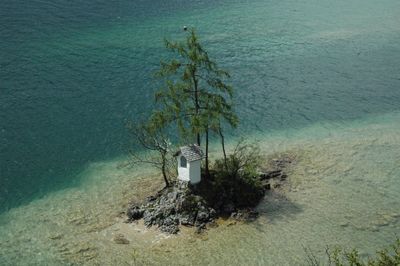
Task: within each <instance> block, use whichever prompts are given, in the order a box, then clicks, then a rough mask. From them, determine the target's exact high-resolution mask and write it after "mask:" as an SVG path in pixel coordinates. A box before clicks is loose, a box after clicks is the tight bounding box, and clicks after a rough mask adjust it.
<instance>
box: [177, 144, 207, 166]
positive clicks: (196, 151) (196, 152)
mask: <svg viewBox="0 0 400 266" xmlns="http://www.w3.org/2000/svg"><path fill="white" fill-rule="evenodd" d="M180 154H182V155H183V156H184V157H185V158H186V160H187V161H188V162H193V161H198V160H201V159H203V158H204V153H203V150H202V149H201V148H200V147H199V146H198V145H196V144H193V145H188V146H183V147H181V148H180V150H179V151H177V152H176V153H175V154H174V156H178V155H180Z"/></svg>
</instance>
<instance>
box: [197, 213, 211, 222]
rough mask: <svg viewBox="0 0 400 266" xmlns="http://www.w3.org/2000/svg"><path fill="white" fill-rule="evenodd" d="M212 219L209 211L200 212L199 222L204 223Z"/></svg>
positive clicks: (198, 215)
mask: <svg viewBox="0 0 400 266" xmlns="http://www.w3.org/2000/svg"><path fill="white" fill-rule="evenodd" d="M209 219H210V214H209V213H208V212H207V211H199V212H198V213H197V221H199V222H201V223H204V222H207V221H208V220H209Z"/></svg>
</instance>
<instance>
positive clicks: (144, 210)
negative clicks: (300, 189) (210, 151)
mask: <svg viewBox="0 0 400 266" xmlns="http://www.w3.org/2000/svg"><path fill="white" fill-rule="evenodd" d="M288 163H291V161H288V160H287V159H279V160H276V161H275V162H274V164H275V166H276V168H275V169H274V170H272V171H263V172H262V173H260V174H259V175H258V176H257V177H255V182H256V183H257V186H252V187H249V186H248V187H246V184H242V183H241V181H240V180H233V181H232V180H230V182H229V183H227V184H226V183H225V184H224V185H223V186H221V185H220V186H218V185H217V184H216V183H217V182H214V181H213V180H209V179H206V180H202V182H201V183H200V184H198V185H196V186H191V185H190V184H188V183H187V182H181V181H177V182H175V183H172V185H171V186H169V187H165V188H164V189H162V190H161V191H159V192H158V193H157V194H156V195H154V196H150V197H148V198H147V199H146V200H145V202H144V203H143V204H141V205H135V204H131V205H130V206H129V207H128V210H127V216H128V220H127V222H133V221H136V220H139V219H143V222H144V224H145V225H146V226H147V227H151V226H157V227H158V228H159V229H160V230H161V231H162V232H165V233H169V234H176V233H177V232H179V226H181V225H183V226H193V227H196V231H197V232H199V233H200V232H202V231H203V230H204V229H206V228H207V225H212V224H213V223H215V219H217V218H218V217H231V218H234V219H237V220H241V221H251V220H254V219H256V218H257V216H258V213H257V212H256V211H255V210H254V209H253V208H254V207H255V206H257V204H258V203H259V202H260V200H261V199H262V198H263V197H264V195H265V192H266V191H267V190H269V189H274V188H277V187H280V186H281V184H282V182H285V180H286V178H287V175H286V173H285V172H284V168H285V166H286V165H287V164H288ZM238 189H240V190H245V193H238V192H236V191H235V190H238ZM238 195H241V196H238ZM243 195H245V196H243ZM246 195H251V197H247V196H246ZM240 197H246V198H245V199H241V198H240Z"/></svg>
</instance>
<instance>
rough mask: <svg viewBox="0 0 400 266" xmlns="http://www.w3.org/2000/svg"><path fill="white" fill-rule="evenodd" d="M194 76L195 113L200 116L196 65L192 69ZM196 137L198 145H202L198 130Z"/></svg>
mask: <svg viewBox="0 0 400 266" xmlns="http://www.w3.org/2000/svg"><path fill="white" fill-rule="evenodd" d="M192 78H193V84H194V101H195V103H194V106H195V114H196V116H198V115H199V111H200V104H199V89H198V80H197V79H196V67H194V69H193V70H192ZM196 137H197V145H199V146H200V133H199V132H197V134H196Z"/></svg>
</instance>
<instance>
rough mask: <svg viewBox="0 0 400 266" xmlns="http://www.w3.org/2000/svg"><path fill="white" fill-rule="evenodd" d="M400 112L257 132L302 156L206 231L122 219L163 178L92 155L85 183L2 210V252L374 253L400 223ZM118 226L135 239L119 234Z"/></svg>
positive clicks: (26, 257)
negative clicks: (242, 214)
mask: <svg viewBox="0 0 400 266" xmlns="http://www.w3.org/2000/svg"><path fill="white" fill-rule="evenodd" d="M399 119H400V114H399V113H393V114H389V115H385V116H377V117H372V118H370V119H368V120H363V121H355V122H354V123H352V124H351V126H350V125H346V126H343V127H341V128H340V129H336V130H333V129H326V127H327V125H326V124H315V125H313V126H310V127H307V128H304V129H302V130H297V131H296V132H292V133H290V134H289V135H291V136H290V137H285V136H284V134H277V135H275V136H270V137H268V138H264V139H263V140H260V147H261V148H262V150H263V151H264V152H265V153H266V154H267V155H268V156H269V157H271V156H272V157H274V156H279V154H291V155H293V156H295V158H296V160H295V161H296V163H295V164H294V165H293V166H291V168H290V170H289V181H288V183H287V184H286V185H285V186H284V187H283V188H282V189H277V190H272V191H271V192H269V193H268V194H267V195H266V197H265V200H264V201H263V202H262V203H261V204H260V205H259V207H258V210H259V211H260V213H261V216H260V218H259V219H258V220H257V221H255V222H253V223H248V224H235V225H230V224H229V223H227V222H225V223H222V224H221V225H220V226H219V227H217V228H212V229H209V230H208V232H207V233H206V234H204V235H200V236H196V235H195V234H194V232H193V230H192V229H185V230H183V232H182V233H181V234H179V235H177V236H166V235H163V234H161V233H159V232H157V231H154V230H151V229H150V230H147V229H144V227H143V226H140V225H135V224H124V223H123V222H122V221H123V218H119V217H120V216H119V212H120V211H123V210H124V208H125V207H126V204H127V202H128V201H129V200H132V199H135V198H136V199H139V198H140V197H143V196H144V195H148V194H150V193H151V191H154V190H156V189H158V188H160V185H161V178H160V177H158V176H154V177H151V171H147V170H146V171H142V172H143V173H140V174H139V173H138V172H137V170H136V171H133V170H132V169H130V168H127V167H124V165H125V161H124V159H123V158H120V159H117V160H114V161H105V162H99V163H93V164H91V165H89V166H87V168H86V169H85V170H84V171H83V172H82V173H81V175H82V177H81V179H82V180H83V181H82V184H81V185H80V186H77V187H74V188H68V189H65V190H60V191H57V192H53V193H50V194H48V195H47V196H46V197H44V198H42V199H38V200H35V201H32V202H31V203H29V204H28V205H26V206H22V207H18V208H14V209H12V210H10V211H9V212H7V213H4V214H3V215H1V216H0V222H1V230H0V239H1V240H2V241H0V247H1V249H0V257H1V258H2V261H3V263H4V264H5V265H37V264H46V263H47V264H60V263H63V264H71V263H72V264H74V263H76V264H81V263H86V264H90V265H92V264H93V265H96V264H98V263H100V264H102V265H104V264H106V265H130V264H134V265H136V264H138V265H141V264H144V265H147V264H155V265H165V264H166V263H170V264H173V265H188V264H193V265H208V264H212V265H216V264H218V265H220V264H221V263H224V264H233V265H244V264H246V265H277V264H279V265H299V264H304V263H305V255H306V253H305V251H304V248H308V249H311V250H312V251H313V252H314V253H315V254H316V256H317V257H319V258H322V259H323V258H324V252H325V248H326V246H329V247H333V246H334V245H342V246H344V247H357V248H359V249H360V251H361V254H362V255H363V256H367V255H372V254H374V251H375V250H376V249H379V248H381V247H383V246H386V245H388V243H390V242H391V241H393V240H394V239H395V236H396V233H398V232H399V231H400V207H399V206H400V204H399V200H398V195H399V193H400V179H399V178H398V177H399V175H400V169H399V167H398V166H399V163H400V134H399V133H400V123H398V122H399V121H400V120H399ZM316 130H318V132H319V135H318V137H315V136H312V135H311V134H312V133H313V132H315V131H316ZM288 133H289V132H288ZM252 138H254V139H256V138H259V137H258V136H252ZM214 152H216V151H214ZM148 176H150V177H148ZM120 233H123V234H124V235H125V236H126V238H127V239H128V240H130V244H129V245H119V244H116V243H114V241H113V237H114V236H115V235H116V234H120Z"/></svg>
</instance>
